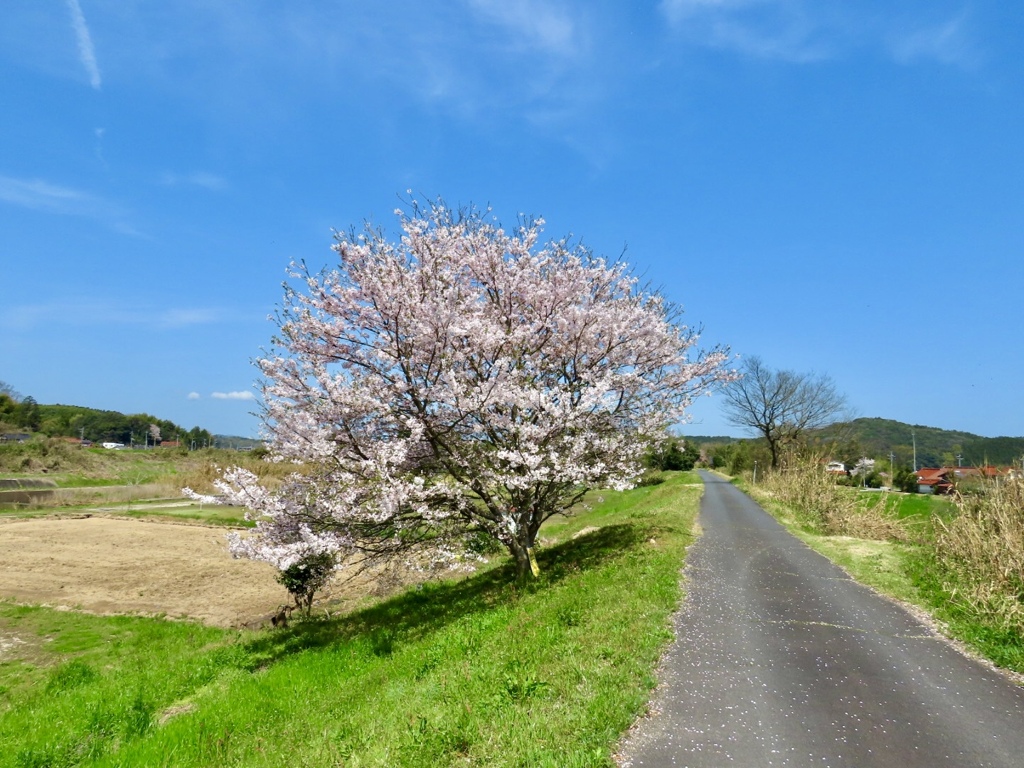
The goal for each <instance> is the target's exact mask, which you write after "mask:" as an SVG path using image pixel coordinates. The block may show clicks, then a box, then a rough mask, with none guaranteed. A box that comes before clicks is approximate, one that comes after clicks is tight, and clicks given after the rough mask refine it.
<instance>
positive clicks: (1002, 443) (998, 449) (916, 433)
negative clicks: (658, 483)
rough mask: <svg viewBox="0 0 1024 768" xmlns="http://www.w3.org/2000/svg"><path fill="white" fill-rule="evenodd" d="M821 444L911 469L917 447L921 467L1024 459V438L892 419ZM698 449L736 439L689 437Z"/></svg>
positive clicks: (867, 422)
mask: <svg viewBox="0 0 1024 768" xmlns="http://www.w3.org/2000/svg"><path fill="white" fill-rule="evenodd" d="M812 436H813V437H814V438H816V439H817V440H820V441H822V442H830V441H833V440H834V441H837V442H838V443H840V444H843V445H846V446H849V449H850V450H855V451H856V452H859V453H861V454H862V455H865V456H870V457H874V458H882V459H887V458H888V456H889V453H890V452H892V453H893V454H894V456H895V463H896V465H897V466H907V467H909V466H911V465H912V464H913V462H914V444H915V442H916V444H917V466H918V467H940V466H956V465H957V462H958V459H957V456H959V457H960V459H959V463H960V464H962V465H963V466H965V467H969V466H981V465H985V464H994V465H997V466H1009V465H1011V464H1020V462H1021V458H1022V457H1024V437H982V436H981V435H975V434H972V433H970V432H958V431H955V430H949V429H939V428H938V427H926V426H923V425H920V424H904V423H903V422H901V421H894V420H892V419H875V418H861V419H854V420H853V421H851V422H848V423H846V424H843V425H837V426H836V427H826V428H824V429H820V430H817V431H815V432H814V433H812ZM686 439H687V440H692V441H693V442H695V443H697V444H698V445H704V444H706V443H728V442H733V441H734V440H735V438H731V437H722V438H720V437H707V436H696V435H695V436H691V435H687V436H686Z"/></svg>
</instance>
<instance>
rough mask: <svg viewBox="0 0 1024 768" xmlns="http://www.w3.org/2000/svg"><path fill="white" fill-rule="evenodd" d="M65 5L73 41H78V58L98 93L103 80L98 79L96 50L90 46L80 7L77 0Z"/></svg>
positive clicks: (68, 0)
mask: <svg viewBox="0 0 1024 768" xmlns="http://www.w3.org/2000/svg"><path fill="white" fill-rule="evenodd" d="M67 3H68V10H69V11H70V12H71V26H72V27H74V30H75V39H76V40H77V41H78V58H79V59H81V61H82V66H83V67H85V71H86V74H88V75H89V85H91V86H92V87H93V88H95V89H96V90H97V91H98V90H99V89H100V86H101V85H102V84H103V80H102V78H101V77H100V67H99V64H97V63H96V50H95V48H93V45H92V35H90V34H89V27H88V26H87V25H86V23H85V15H84V14H83V13H82V6H81V5H79V3H78V0H67Z"/></svg>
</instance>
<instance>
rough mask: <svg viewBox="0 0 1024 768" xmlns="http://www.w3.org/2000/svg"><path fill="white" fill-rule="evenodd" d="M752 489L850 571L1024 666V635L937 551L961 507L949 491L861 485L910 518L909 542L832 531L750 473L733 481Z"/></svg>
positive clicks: (867, 498) (991, 653) (870, 497)
mask: <svg viewBox="0 0 1024 768" xmlns="http://www.w3.org/2000/svg"><path fill="white" fill-rule="evenodd" d="M734 482H736V484H737V485H738V486H739V487H740V488H741V489H743V490H744V491H745V492H747V493H749V494H750V495H752V496H753V497H754V498H756V499H757V500H758V502H759V503H760V504H761V505H762V506H763V507H764V508H765V509H766V510H768V511H769V512H770V513H771V514H772V515H773V516H774V517H775V518H776V519H777V520H778V521H779V522H780V523H782V524H783V525H784V526H786V528H787V529H788V530H789V531H790V532H791V533H793V534H794V535H795V536H797V537H798V538H799V539H801V540H802V541H803V542H804V543H806V544H807V545H808V546H810V547H811V548H812V549H814V550H815V551H817V552H819V553H821V554H823V555H825V556H826V557H828V558H829V559H831V560H832V561H833V562H835V563H836V564H837V565H839V566H840V567H842V568H844V569H845V570H846V571H847V572H848V573H849V574H850V576H851V577H852V578H854V579H855V580H857V581H858V582H860V583H862V584H865V585H867V586H869V587H872V588H873V589H876V590H878V591H879V592H881V593H882V594H885V595H888V596H889V597H892V598H895V599H897V600H900V601H903V602H905V603H908V604H910V605H913V606H916V607H917V608H920V609H922V610H924V611H925V612H926V613H928V614H929V615H931V616H932V617H933V618H934V619H935V620H936V621H937V622H938V624H939V626H940V627H941V628H942V630H943V632H944V633H945V634H947V635H948V636H950V637H952V638H955V639H957V640H959V641H961V642H963V643H964V644H966V645H967V646H968V647H970V648H971V649H972V650H973V651H974V652H976V653H978V654H979V655H981V656H982V657H984V658H986V659H988V660H989V661H991V662H993V663H994V664H996V665H998V666H1001V667H1004V668H1006V669H1010V670H1013V671H1016V672H1020V673H1024V637H1022V636H1021V634H1020V632H1018V631H1016V630H1014V629H1012V628H1008V627H1005V626H1000V625H998V624H997V623H994V622H993V621H992V620H991V619H990V618H989V617H987V616H986V615H985V614H984V613H983V612H981V611H978V610H976V609H974V608H973V607H972V606H971V604H970V602H969V601H965V600H963V599H960V598H959V596H958V595H957V593H958V592H962V591H964V588H965V586H966V585H964V584H959V583H958V582H957V574H956V573H953V572H950V571H949V570H948V569H945V568H943V567H942V565H941V563H940V561H939V559H938V558H937V556H936V549H935V547H936V543H935V539H936V525H935V524H936V521H937V520H939V519H941V520H944V521H948V520H950V519H951V518H952V517H953V516H954V515H956V514H957V508H956V505H955V504H954V503H953V502H952V501H951V500H950V499H948V498H943V497H935V496H931V495H919V494H896V493H892V494H883V493H858V497H857V500H858V503H860V504H862V505H864V506H865V508H867V507H871V506H877V505H878V504H882V503H884V504H886V507H887V509H888V510H889V511H890V512H892V513H893V514H894V515H895V516H897V517H898V518H900V520H901V521H902V522H903V523H904V524H905V525H906V527H907V530H909V531H910V532H911V534H912V536H911V541H910V542H897V541H876V540H870V539H862V538H855V537H851V536H828V535H822V534H820V533H816V532H815V531H813V530H812V529H810V528H809V527H808V526H807V524H806V521H805V520H803V519H801V517H800V516H798V515H795V514H794V513H793V510H791V509H788V508H787V507H786V506H784V505H782V504H780V503H778V502H777V501H775V500H773V499H771V498H768V497H766V496H765V495H764V494H762V493H760V489H758V488H757V487H753V488H752V487H751V486H750V485H749V483H747V482H746V481H744V480H738V481H734Z"/></svg>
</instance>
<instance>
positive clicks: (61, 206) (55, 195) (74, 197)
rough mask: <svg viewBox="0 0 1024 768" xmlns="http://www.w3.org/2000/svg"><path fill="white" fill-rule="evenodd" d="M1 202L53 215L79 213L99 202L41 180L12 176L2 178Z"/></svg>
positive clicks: (96, 199)
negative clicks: (48, 212)
mask: <svg viewBox="0 0 1024 768" xmlns="http://www.w3.org/2000/svg"><path fill="white" fill-rule="evenodd" d="M0 200H2V201H3V202H5V203H12V204H14V205H20V206H22V207H23V208H31V209H32V210H36V211H50V212H52V213H77V212H79V211H81V210H83V209H84V208H90V207H94V206H95V205H96V203H97V202H99V201H98V198H95V197H93V196H91V195H89V194H86V193H85V192H81V191H79V190H77V189H71V188H70V187H61V186H58V185H56V184H50V183H49V182H46V181H42V180H41V179H15V178H12V177H10V176H0Z"/></svg>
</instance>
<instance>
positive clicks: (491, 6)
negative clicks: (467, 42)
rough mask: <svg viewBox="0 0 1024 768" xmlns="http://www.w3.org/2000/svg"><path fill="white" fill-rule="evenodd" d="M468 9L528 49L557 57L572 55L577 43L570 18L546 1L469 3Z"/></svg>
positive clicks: (485, 0) (477, 0)
mask: <svg viewBox="0 0 1024 768" xmlns="http://www.w3.org/2000/svg"><path fill="white" fill-rule="evenodd" d="M468 3H469V7H470V8H471V9H472V10H473V11H474V12H475V13H477V14H478V15H479V16H480V17H481V18H483V19H485V20H486V21H489V22H492V23H495V24H498V25H499V26H501V27H502V28H504V30H505V31H506V33H507V34H509V35H512V36H514V37H515V38H517V39H520V40H524V41H526V42H527V43H528V44H529V45H530V46H531V47H534V48H539V49H542V50H544V51H547V52H550V53H555V54H558V55H566V54H569V53H572V52H573V51H574V50H575V48H576V46H577V45H578V43H579V42H580V41H579V39H578V37H577V28H576V25H575V24H574V23H573V17H572V15H571V14H570V13H569V12H568V11H567V10H566V9H565V8H562V7H559V4H558V3H552V2H548V1H547V0H468Z"/></svg>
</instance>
